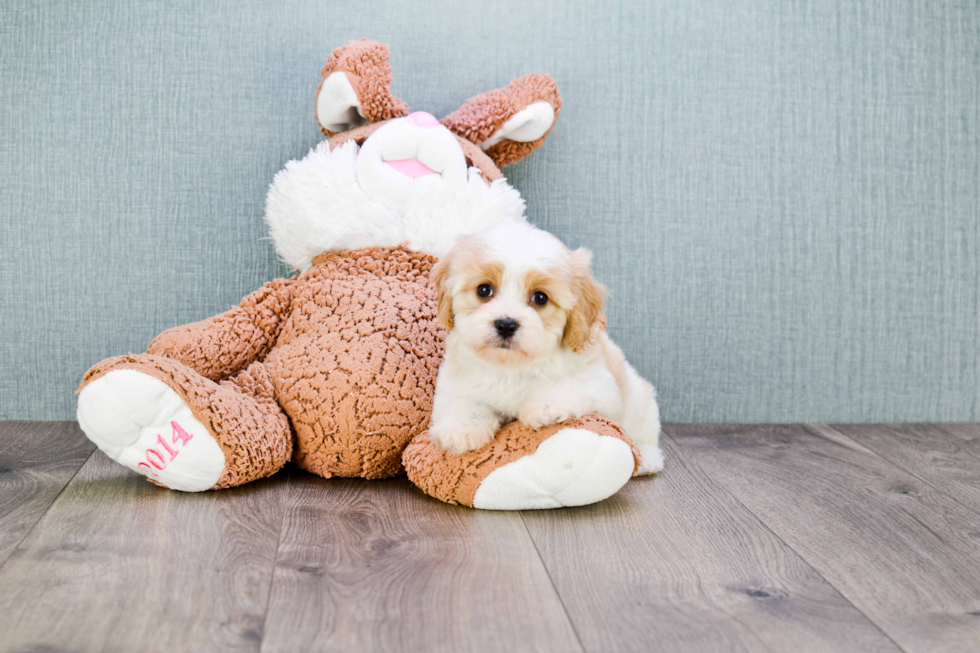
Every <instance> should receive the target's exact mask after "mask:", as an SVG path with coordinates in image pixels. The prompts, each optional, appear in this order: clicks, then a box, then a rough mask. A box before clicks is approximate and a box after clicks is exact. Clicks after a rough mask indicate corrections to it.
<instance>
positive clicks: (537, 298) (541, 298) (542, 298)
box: [531, 290, 548, 306]
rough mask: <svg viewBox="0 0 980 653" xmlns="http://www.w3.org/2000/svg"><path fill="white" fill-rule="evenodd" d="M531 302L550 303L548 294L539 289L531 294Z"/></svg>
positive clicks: (539, 304)
mask: <svg viewBox="0 0 980 653" xmlns="http://www.w3.org/2000/svg"><path fill="white" fill-rule="evenodd" d="M531 303H532V304H536V305H538V306H544V305H545V304H547V303H548V296H547V295H546V294H544V293H543V292H541V291H540V290H539V291H538V292H536V293H534V294H533V295H531Z"/></svg>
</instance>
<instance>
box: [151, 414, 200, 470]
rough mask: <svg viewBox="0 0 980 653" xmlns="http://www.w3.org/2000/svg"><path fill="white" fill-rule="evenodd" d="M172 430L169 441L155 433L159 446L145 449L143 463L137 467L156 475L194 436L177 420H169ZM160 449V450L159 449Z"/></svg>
mask: <svg viewBox="0 0 980 653" xmlns="http://www.w3.org/2000/svg"><path fill="white" fill-rule="evenodd" d="M170 426H171V427H173V431H172V433H171V434H170V443H169V444H168V443H167V441H166V440H165V439H164V437H163V436H162V435H159V434H158V435H157V444H159V445H160V446H159V447H157V448H154V449H147V450H146V453H145V454H144V456H145V457H146V462H145V463H140V464H138V465H137V467H138V468H141V467H145V468H146V471H147V473H148V474H152V475H153V476H156V475H157V471H161V472H162V471H163V470H164V469H166V468H167V463H170V462H173V460H174V459H175V458H176V457H177V454H179V453H180V450H181V448H182V447H184V446H186V445H187V443H188V442H190V441H191V438H193V437H194V436H193V435H192V434H190V433H188V432H187V431H185V430H184V429H182V428H181V427H180V424H178V423H177V422H170ZM160 449H162V451H160Z"/></svg>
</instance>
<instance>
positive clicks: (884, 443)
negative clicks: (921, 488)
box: [822, 424, 980, 513]
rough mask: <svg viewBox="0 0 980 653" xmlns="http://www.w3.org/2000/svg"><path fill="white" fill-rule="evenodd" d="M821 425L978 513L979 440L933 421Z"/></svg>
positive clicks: (979, 506)
mask: <svg viewBox="0 0 980 653" xmlns="http://www.w3.org/2000/svg"><path fill="white" fill-rule="evenodd" d="M822 428H823V429H826V428H832V429H834V430H835V431H838V432H840V433H842V434H844V435H845V436H847V437H849V438H851V439H852V440H854V441H855V442H857V443H859V444H862V445H864V446H865V447H867V448H868V449H871V450H872V451H874V452H875V453H876V454H878V455H879V456H881V457H882V458H884V459H885V460H888V461H889V462H892V463H894V464H895V465H897V466H899V467H901V468H902V469H904V470H905V471H907V472H909V473H911V474H914V475H915V476H917V477H919V478H920V479H922V480H923V481H925V482H926V483H928V484H929V485H931V486H933V487H934V488H936V489H937V490H941V491H943V492H945V493H946V494H948V495H949V496H951V497H953V498H954V499H956V500H957V501H959V502H960V503H962V504H963V505H964V506H966V507H968V508H971V509H973V510H974V511H976V512H978V513H980V440H971V439H969V438H966V439H964V438H963V437H958V436H957V435H954V434H953V433H951V432H950V430H947V429H944V428H942V427H940V426H937V425H933V424H873V425H867V424H860V425H848V426H828V427H822ZM954 430H956V429H955V428H954ZM961 430H962V427H961Z"/></svg>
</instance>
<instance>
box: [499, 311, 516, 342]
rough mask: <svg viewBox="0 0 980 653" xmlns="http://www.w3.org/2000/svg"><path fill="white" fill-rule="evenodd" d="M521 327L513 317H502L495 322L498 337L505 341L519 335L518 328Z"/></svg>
mask: <svg viewBox="0 0 980 653" xmlns="http://www.w3.org/2000/svg"><path fill="white" fill-rule="evenodd" d="M519 326H521V323H520V322H518V321H517V320H515V319H514V318H512V317H502V318H500V319H499V320H494V322H493V328H494V329H496V330H497V335H499V336H500V337H501V338H503V339H504V340H509V339H510V337H511V336H513V335H514V334H515V333H517V327H519Z"/></svg>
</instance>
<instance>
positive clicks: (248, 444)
mask: <svg viewBox="0 0 980 653" xmlns="http://www.w3.org/2000/svg"><path fill="white" fill-rule="evenodd" d="M124 369H129V370H136V371H137V372H142V373H143V374H148V375H149V376H152V377H154V378H157V379H160V380H161V381H163V382H164V383H166V384H167V385H169V386H170V387H171V388H173V389H174V390H175V391H176V392H177V394H178V395H180V397H181V398H182V399H183V400H184V402H185V403H186V404H187V405H188V407H189V408H190V409H191V412H192V413H193V414H194V417H195V418H196V419H197V421H199V422H201V423H202V424H203V425H204V426H205V427H207V429H208V432H210V433H211V435H212V436H213V437H214V439H215V440H216V441H217V443H218V445H219V446H220V447H221V450H222V452H224V454H225V470H224V472H223V473H222V474H221V477H220V478H219V479H218V482H217V483H216V484H215V486H214V487H215V489H220V488H226V487H234V486H236V485H241V484H242V483H247V482H248V481H254V480H255V479H259V478H263V477H266V476H271V475H272V474H275V473H276V472H277V471H279V470H280V469H282V466H283V465H285V464H286V462H287V461H288V460H289V457H290V455H291V454H292V450H293V438H292V434H291V433H290V429H289V420H288V419H287V418H286V415H285V414H284V413H283V412H282V409H280V408H279V405H278V404H277V403H276V400H275V389H274V384H273V381H272V377H271V376H270V375H269V373H268V371H267V370H266V369H265V368H264V367H263V366H262V364H261V363H255V364H253V365H250V366H249V367H248V369H246V370H244V371H242V372H241V373H239V374H238V375H237V376H235V377H234V378H231V379H226V380H224V381H222V382H221V383H215V382H214V381H212V380H211V379H209V378H207V377H204V376H202V375H201V374H198V373H197V372H195V371H194V370H193V369H191V368H190V367H188V366H187V365H184V364H183V363H180V362H178V361H176V360H171V359H170V358H165V357H163V356H154V355H151V354H141V355H138V356H134V355H128V356H116V357H115V358H107V359H106V360H104V361H102V362H101V363H99V364H97V365H95V366H94V367H93V368H92V369H90V370H89V371H88V372H86V374H85V377H84V378H83V379H82V384H81V386H80V387H79V389H78V391H79V392H81V391H82V388H84V387H85V386H86V385H88V384H89V383H91V382H92V381H95V380H96V379H98V378H100V377H102V376H104V375H106V374H108V373H109V372H112V371H114V370H124Z"/></svg>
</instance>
